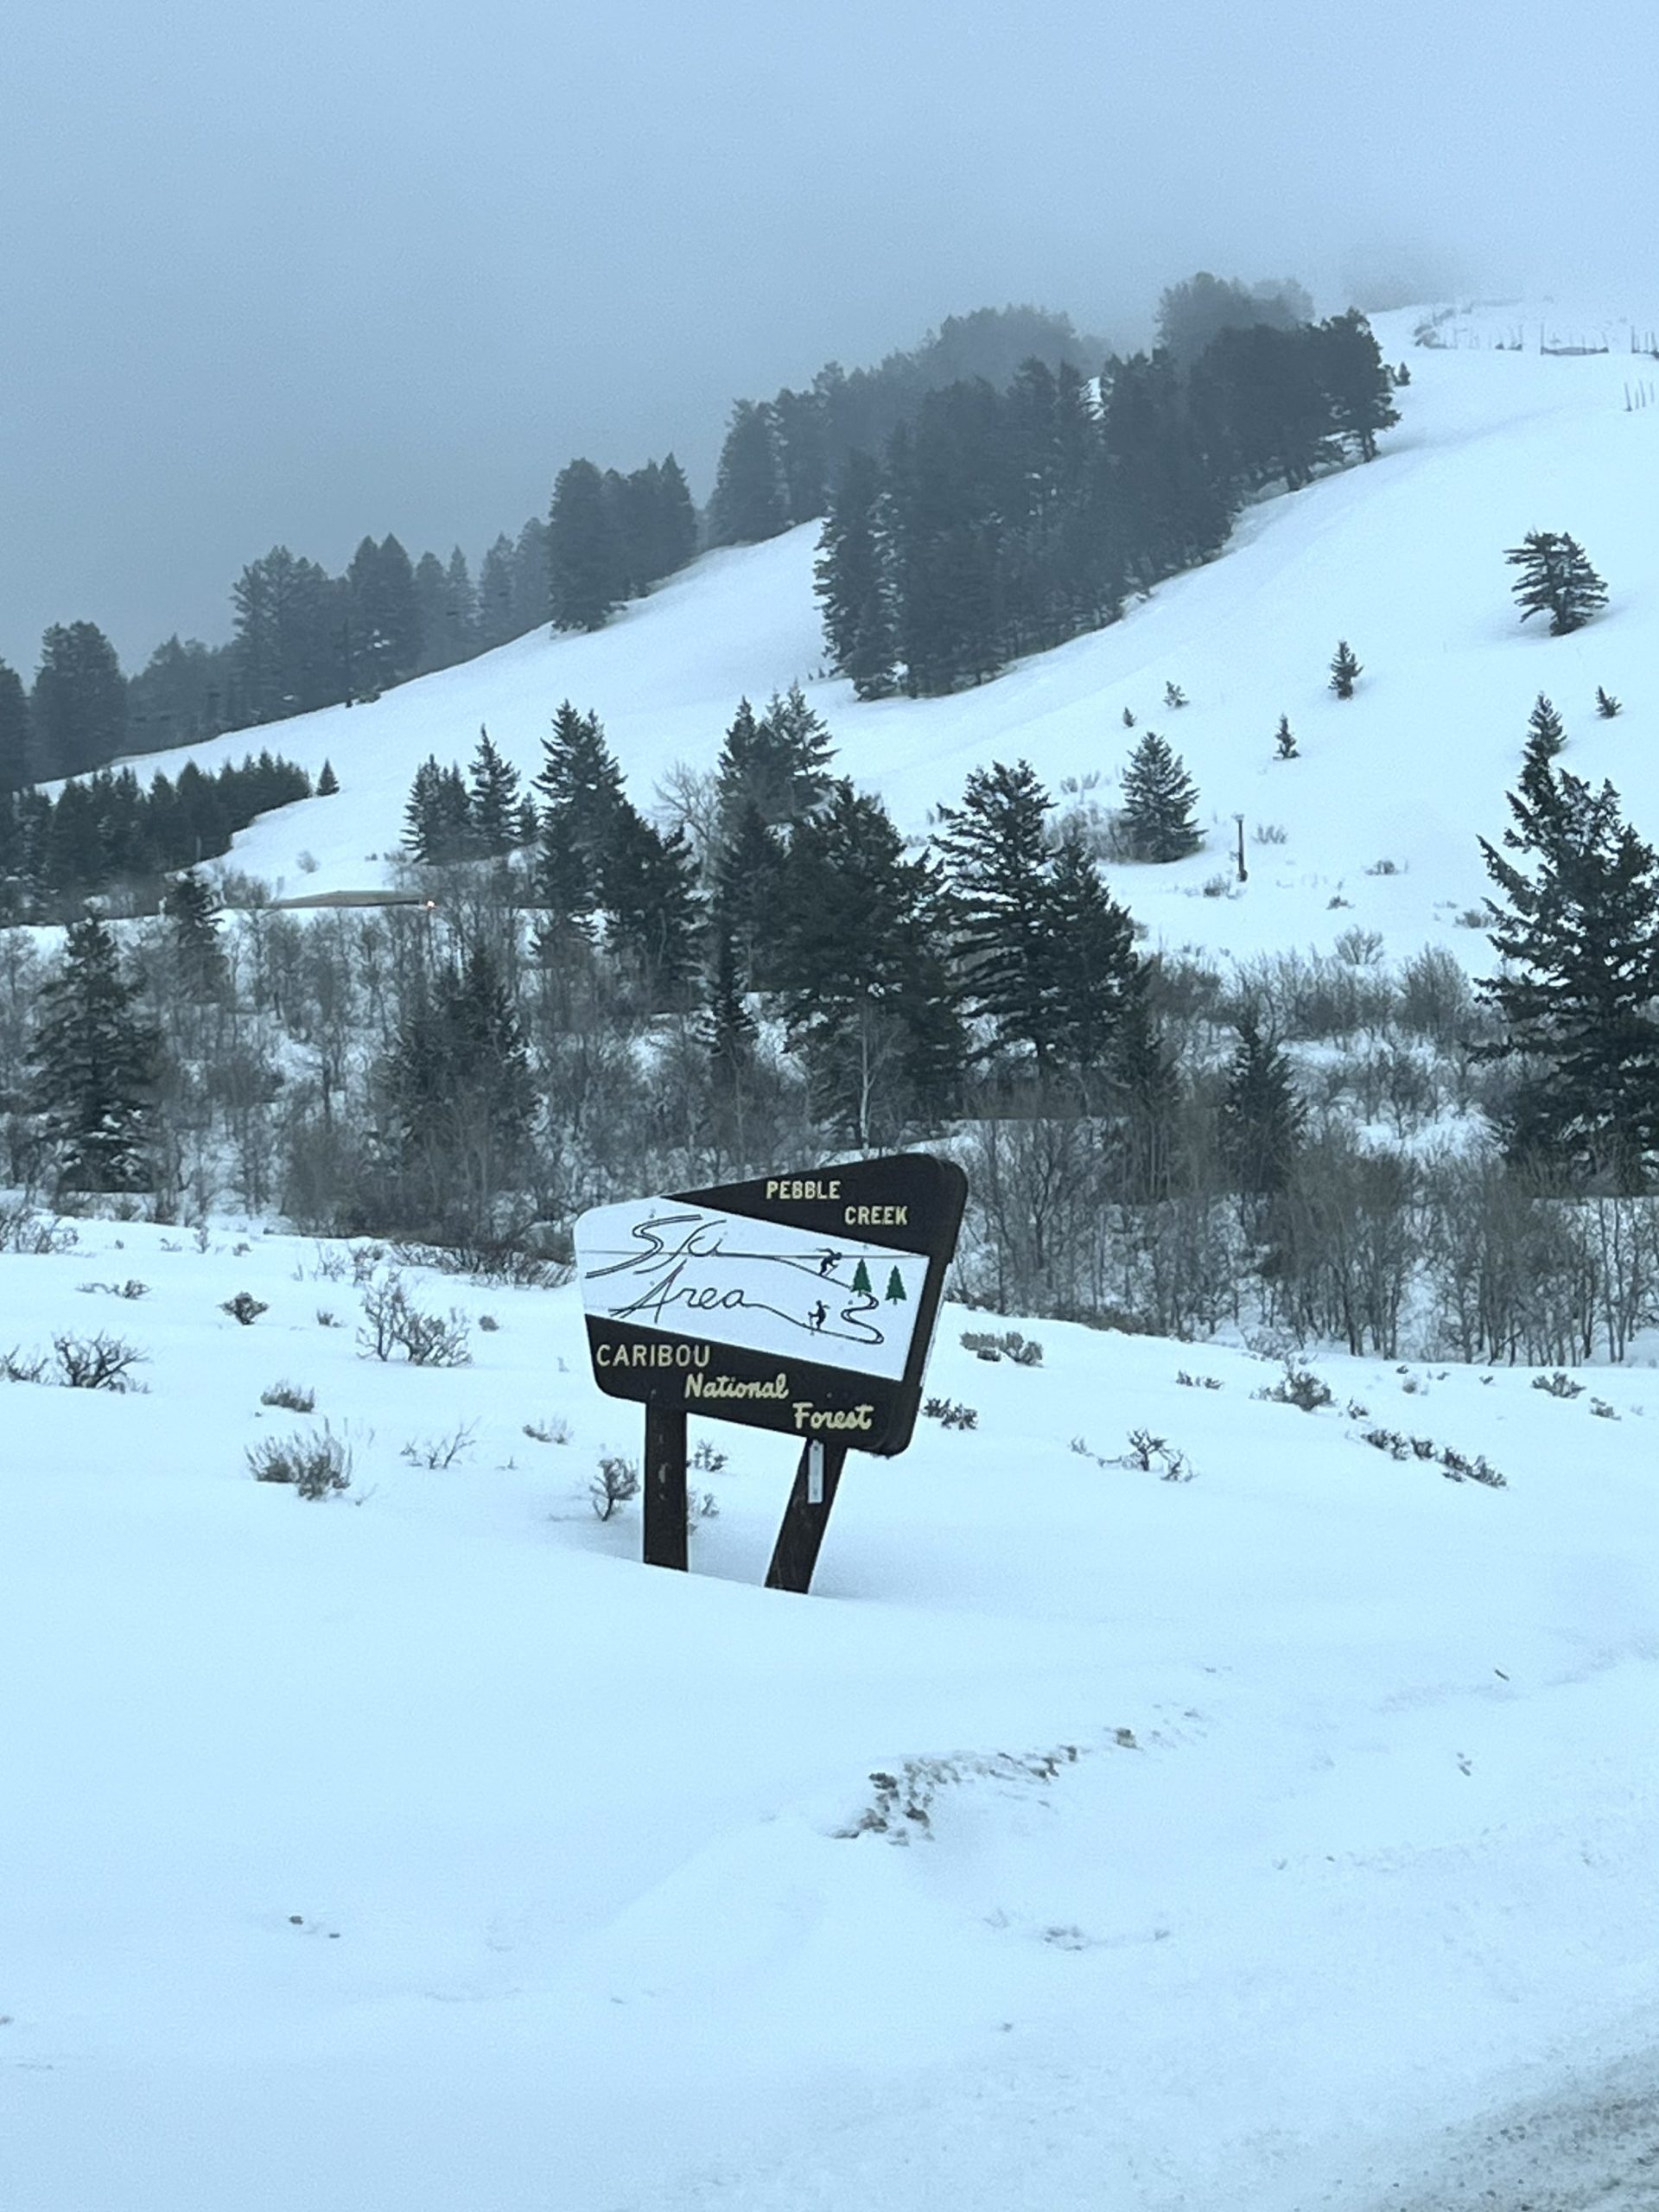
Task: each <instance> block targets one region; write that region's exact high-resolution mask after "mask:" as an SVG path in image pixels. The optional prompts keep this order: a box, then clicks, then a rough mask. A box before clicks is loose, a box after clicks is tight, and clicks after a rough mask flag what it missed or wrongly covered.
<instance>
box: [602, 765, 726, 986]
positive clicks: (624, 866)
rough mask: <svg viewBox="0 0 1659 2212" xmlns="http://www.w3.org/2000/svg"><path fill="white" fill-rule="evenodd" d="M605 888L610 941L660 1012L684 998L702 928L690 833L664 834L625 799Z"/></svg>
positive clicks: (605, 858)
mask: <svg viewBox="0 0 1659 2212" xmlns="http://www.w3.org/2000/svg"><path fill="white" fill-rule="evenodd" d="M599 893H600V899H601V906H602V908H603V911H604V913H605V915H606V918H607V920H608V922H609V924H610V929H611V942H612V944H613V948H614V950H616V951H617V952H619V953H620V955H621V956H622V957H623V959H624V960H625V961H626V963H628V965H629V966H630V967H631V968H632V969H633V972H634V974H635V975H636V976H638V978H639V983H640V986H641V988H642V990H643V992H644V995H645V1001H646V1004H647V1005H648V1006H649V1007H651V1008H652V1011H653V1012H660V1011H662V1010H664V1008H667V1007H674V1006H678V1005H680V1004H682V1003H683V1002H684V1000H685V996H686V988H687V986H688V985H689V984H690V982H691V981H692V979H693V978H694V977H695V976H696V974H697V971H698V964H699V956H700V951H701V942H700V941H701V937H702V906H701V903H700V901H699V899H698V895H697V865H696V855H694V854H693V852H692V850H691V846H690V840H689V839H688V838H687V836H686V835H685V832H684V831H683V829H676V830H675V831H674V832H673V833H672V834H671V836H666V837H664V836H663V834H662V832H661V831H660V830H659V829H656V828H654V827H653V825H652V823H649V822H647V821H646V820H645V817H643V815H641V814H639V813H638V812H637V811H636V810H635V809H634V808H633V807H632V805H630V804H629V803H628V802H627V800H626V799H624V800H623V802H622V804H621V807H620V810H619V812H618V813H617V815H616V816H615V817H614V818H613V821H612V823H611V825H610V830H609V834H608V836H607V842H606V845H605V848H604V849H603V850H602V852H601V855H600V861H599Z"/></svg>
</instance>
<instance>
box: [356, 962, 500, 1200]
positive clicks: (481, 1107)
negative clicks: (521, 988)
mask: <svg viewBox="0 0 1659 2212" xmlns="http://www.w3.org/2000/svg"><path fill="white" fill-rule="evenodd" d="M385 1082H386V1090H387V1094H388V1105H389V1108H390V1111H389V1113H388V1115H387V1117H386V1119H387V1123H388V1126H389V1132H390V1135H391V1141H392V1143H393V1145H394V1147H395V1150H396V1157H397V1165H398V1166H399V1168H400V1170H401V1172H402V1173H403V1174H404V1177H405V1178H406V1179H408V1180H409V1181H410V1183H411V1184H412V1185H414V1188H415V1191H416V1193H417V1194H418V1198H419V1201H420V1203H421V1204H422V1205H423V1207H424V1209H425V1211H426V1217H427V1222H428V1223H429V1224H430V1226H431V1227H432V1229H434V1230H441V1231H442V1230H453V1231H455V1232H457V1233H462V1234H470V1235H474V1236H477V1235H480V1234H486V1235H487V1234H488V1233H489V1232H490V1230H492V1229H493V1227H494V1225H495V1224H494V1212H495V1209H496V1206H497V1204H498V1202H499V1199H500V1198H502V1197H503V1195H504V1194H505V1193H507V1192H510V1191H511V1189H512V1185H513V1182H514V1179H515V1178H516V1177H517V1176H518V1174H519V1173H521V1172H522V1170H523V1167H524V1153H525V1146H526V1141H527V1139H528V1135H529V1132H530V1128H531V1122H532V1120H533V1117H534V1113H535V1105H536V1094H535V1085H534V1083H533V1081H532V1079H531V1071H530V1064H529V1055H528V1053H527V1052H526V1050H525V1046H524V1035H523V1032H522V1029H521V1028H520V1026H519V1022H518V1014H517V1012H516V1010H515V1008H514V1006H513V1002H512V993H511V991H510V989H509V988H508V985H507V982H506V979H505V976H504V975H503V974H502V971H501V969H500V967H499V963H498V962H497V961H496V959H495V958H494V957H493V954H492V953H491V952H490V951H489V950H488V949H487V948H486V946H485V945H483V944H476V945H474V946H473V947H472V949H471V950H469V951H468V952H467V956H466V957H465V959H464V960H463V961H462V962H461V964H460V965H459V966H458V967H454V968H452V969H449V970H448V972H447V973H446V974H444V975H443V976H441V978H440V979H439V981H438V982H437V984H436V986H435V988H433V989H432V990H430V991H429V992H419V993H417V994H416V995H413V996H412V998H411V1000H410V1002H409V1004H408V1006H407V1007H406V1010H405V1013H404V1020H403V1023H402V1026H401V1028H400V1030H399V1033H398V1037H397V1045H396V1046H395V1048H394V1050H393V1052H392V1054H391V1061H390V1064H389V1065H388V1067H387V1069H386V1071H385ZM423 1225H424V1224H423Z"/></svg>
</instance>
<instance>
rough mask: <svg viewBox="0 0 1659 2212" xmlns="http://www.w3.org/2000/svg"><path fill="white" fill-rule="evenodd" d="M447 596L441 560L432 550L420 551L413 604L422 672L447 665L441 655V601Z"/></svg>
mask: <svg viewBox="0 0 1659 2212" xmlns="http://www.w3.org/2000/svg"><path fill="white" fill-rule="evenodd" d="M448 595H449V579H448V576H447V575H445V574H444V570H443V563H442V561H440V560H439V558H438V556H437V555H436V554H435V553H423V554H422V556H421V557H420V559H419V560H418V561H417V562H416V563H415V604H416V611H417V613H418V615H419V618H420V636H421V656H420V663H419V666H420V670H421V672H422V673H423V674H425V673H426V672H427V671H429V670H430V669H435V668H447V667H448V659H447V658H445V655H446V652H447V648H448V637H447V635H446V632H445V624H444V619H443V611H444V602H445V601H446V600H447V599H448Z"/></svg>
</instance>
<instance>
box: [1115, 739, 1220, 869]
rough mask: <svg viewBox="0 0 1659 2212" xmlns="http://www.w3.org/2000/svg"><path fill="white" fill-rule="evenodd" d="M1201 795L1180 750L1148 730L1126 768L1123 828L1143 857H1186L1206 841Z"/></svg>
mask: <svg viewBox="0 0 1659 2212" xmlns="http://www.w3.org/2000/svg"><path fill="white" fill-rule="evenodd" d="M1197 804H1198V791H1197V790H1196V789H1195V787H1194V785H1193V783H1192V778H1191V777H1190V776H1189V775H1188V774H1187V772H1186V770H1185V766H1183V764H1182V761H1181V759H1180V756H1179V753H1173V752H1172V751H1171V750H1170V747H1169V745H1168V743H1167V741H1166V740H1165V739H1163V738H1161V737H1160V736H1159V735H1158V734H1157V732H1156V731H1155V730H1148V731H1147V734H1146V735H1145V736H1144V737H1143V738H1142V739H1141V742H1140V744H1139V745H1137V746H1136V747H1135V751H1134V752H1133V753H1131V754H1130V756H1129V764H1128V767H1127V768H1125V770H1124V771H1123V812H1122V821H1123V830H1124V836H1125V837H1126V840H1127V842H1128V848H1129V851H1130V853H1131V854H1132V855H1133V856H1134V858H1135V859H1136V860H1138V861H1158V862H1165V861H1179V860H1185V858H1186V856H1187V855H1188V854H1189V853H1196V852H1197V851H1198V847H1199V846H1200V844H1201V843H1202V842H1203V839H1202V837H1201V836H1200V835H1199V832H1198V825H1197V823H1195V822H1194V820H1193V810H1194V809H1195V807H1196V806H1197Z"/></svg>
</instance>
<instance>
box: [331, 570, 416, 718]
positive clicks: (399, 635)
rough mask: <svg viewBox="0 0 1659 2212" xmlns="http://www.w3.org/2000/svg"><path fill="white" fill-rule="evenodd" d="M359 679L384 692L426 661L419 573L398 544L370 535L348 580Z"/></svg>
mask: <svg viewBox="0 0 1659 2212" xmlns="http://www.w3.org/2000/svg"><path fill="white" fill-rule="evenodd" d="M346 591H347V597H348V603H349V607H350V611H351V625H352V660H353V680H354V682H355V684H356V686H357V688H358V690H359V691H361V690H363V689H364V688H365V685H366V688H368V689H370V690H375V691H382V690H385V689H386V687H387V686H388V685H389V684H392V683H398V682H400V681H401V680H402V678H403V677H406V676H410V675H412V674H413V673H414V671H415V669H416V666H417V665H418V664H419V662H420V658H421V610H420V603H419V601H418V599H417V598H416V591H415V571H414V569H412V568H411V567H410V559H409V556H408V554H407V553H405V552H404V549H403V547H402V546H401V545H400V544H399V543H398V542H397V539H396V538H395V537H391V535H390V534H388V535H387V536H386V537H384V538H382V539H381V541H380V543H378V545H377V544H376V543H375V542H374V540H373V538H372V537H365V539H364V540H363V542H362V543H361V544H360V545H359V547H358V549H357V550H356V552H355V553H354V554H353V556H352V564H351V567H350V568H349V569H348V570H347V571H346Z"/></svg>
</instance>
